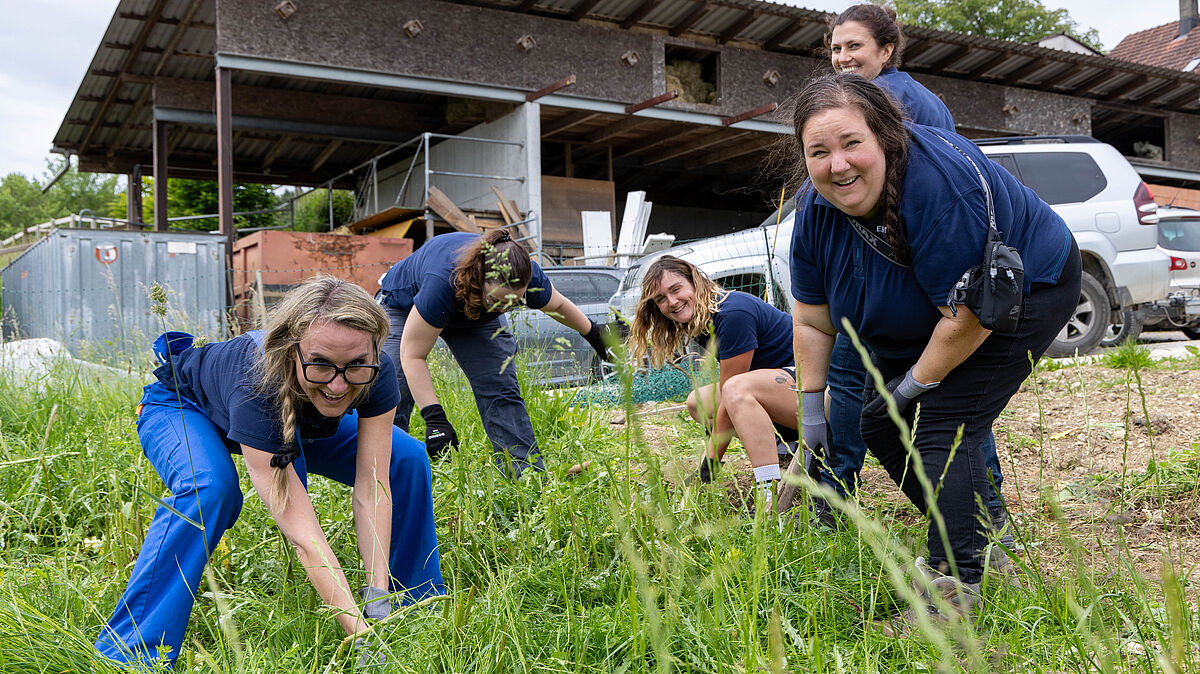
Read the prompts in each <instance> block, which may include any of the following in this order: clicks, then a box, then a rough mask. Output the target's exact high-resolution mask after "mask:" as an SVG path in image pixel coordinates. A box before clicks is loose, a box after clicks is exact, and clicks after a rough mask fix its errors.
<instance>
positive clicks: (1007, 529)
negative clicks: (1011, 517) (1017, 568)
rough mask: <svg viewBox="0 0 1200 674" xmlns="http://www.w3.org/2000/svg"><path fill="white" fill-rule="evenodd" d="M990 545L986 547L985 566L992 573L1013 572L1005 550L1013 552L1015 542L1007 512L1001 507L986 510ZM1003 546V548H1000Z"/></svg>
mask: <svg viewBox="0 0 1200 674" xmlns="http://www.w3.org/2000/svg"><path fill="white" fill-rule="evenodd" d="M988 519H989V520H990V522H989V527H990V529H989V531H988V538H989V539H990V543H992V544H990V545H988V547H987V565H988V568H990V569H991V570H993V571H998V572H1000V573H1003V574H1011V573H1012V572H1013V566H1012V560H1010V559H1009V558H1008V552H1007V550H1015V549H1016V544H1017V540H1016V538H1014V537H1013V533H1012V526H1011V525H1010V524H1009V521H1008V511H1007V510H1005V509H1004V507H1003V506H992V507H989V508H988ZM1001 546H1003V547H1001Z"/></svg>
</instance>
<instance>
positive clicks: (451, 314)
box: [379, 232, 554, 329]
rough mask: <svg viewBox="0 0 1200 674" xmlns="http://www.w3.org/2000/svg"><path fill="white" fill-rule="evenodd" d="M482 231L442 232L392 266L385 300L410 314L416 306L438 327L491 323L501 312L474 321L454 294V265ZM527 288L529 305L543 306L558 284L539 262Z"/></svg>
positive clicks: (386, 280) (385, 284) (385, 280)
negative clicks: (550, 277)
mask: <svg viewBox="0 0 1200 674" xmlns="http://www.w3.org/2000/svg"><path fill="white" fill-rule="evenodd" d="M479 237H480V235H479V234H471V233H469V232H452V233H450V234H439V235H438V236H435V237H433V238H432V239H430V240H428V241H426V242H425V244H424V245H423V246H421V247H420V248H419V249H417V252H415V253H413V254H412V255H409V256H408V257H406V258H404V259H403V260H400V261H399V262H397V263H396V264H394V265H392V268H391V269H389V270H388V272H387V273H386V274H384V276H383V280H382V281H381V282H380V284H379V285H380V288H381V289H382V290H383V291H384V292H386V293H387V297H386V298H385V299H384V302H385V303H387V305H388V306H390V307H394V308H396V309H399V310H400V311H402V312H404V313H405V314H406V315H407V314H408V312H409V311H410V310H412V308H413V307H414V306H416V307H417V311H419V312H421V317H422V318H424V319H425V322H426V323H429V324H430V325H432V326H433V327H435V328H442V329H445V328H469V327H475V326H479V325H483V324H485V323H488V322H490V321H491V320H492V319H494V318H496V317H497V316H500V315H501V313H500V312H482V313H480V314H479V318H478V319H476V320H471V319H469V318H467V315H466V314H465V313H463V308H462V306H460V305H459V304H458V303H457V302H456V301H455V297H454V264H455V262H457V260H458V254H459V252H460V251H462V249H463V248H466V247H467V246H469V245H471V244H473V243H475V242H476V241H478V240H479ZM531 264H532V265H533V273H532V274H531V275H530V277H529V288H528V289H527V290H526V291H525V305H526V306H528V307H529V308H530V309H541V308H542V307H544V306H546V304H547V303H549V302H550V296H551V294H552V293H553V292H554V286H553V285H551V284H550V279H548V278H546V274H545V273H543V272H542V268H541V267H539V266H538V264H537V263H536V262H532V263H531Z"/></svg>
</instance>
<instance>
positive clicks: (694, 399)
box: [687, 391, 700, 423]
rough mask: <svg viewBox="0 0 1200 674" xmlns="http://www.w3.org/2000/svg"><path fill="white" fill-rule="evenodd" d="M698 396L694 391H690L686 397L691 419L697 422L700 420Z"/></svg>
mask: <svg viewBox="0 0 1200 674" xmlns="http://www.w3.org/2000/svg"><path fill="white" fill-rule="evenodd" d="M699 398H700V396H698V395H696V392H695V391H692V392H691V393H689V394H688V397H687V410H688V414H689V415H690V416H691V417H692V420H693V421H695V422H697V423H699V421H700V400H699Z"/></svg>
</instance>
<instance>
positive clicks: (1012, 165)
mask: <svg viewBox="0 0 1200 674" xmlns="http://www.w3.org/2000/svg"><path fill="white" fill-rule="evenodd" d="M988 159H991V160H992V161H994V162H996V163H997V164H999V165H1001V166H1003V167H1004V168H1005V169H1006V170H1007V171H1008V172H1009V173H1011V174H1013V175H1014V176H1016V177H1017V178H1018V179H1020V175H1021V174H1020V173H1019V172H1017V162H1015V161H1013V156H1012V155H1011V154H989V155H988Z"/></svg>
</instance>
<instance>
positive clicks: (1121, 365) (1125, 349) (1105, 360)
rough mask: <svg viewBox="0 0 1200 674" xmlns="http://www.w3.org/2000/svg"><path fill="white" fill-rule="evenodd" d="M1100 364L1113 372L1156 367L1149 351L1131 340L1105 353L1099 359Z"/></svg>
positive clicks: (1156, 363)
mask: <svg viewBox="0 0 1200 674" xmlns="http://www.w3.org/2000/svg"><path fill="white" fill-rule="evenodd" d="M1100 364H1101V365H1103V366H1104V367H1111V368H1113V369H1114V370H1150V369H1153V368H1155V367H1157V366H1158V362H1157V361H1155V360H1154V357H1153V356H1151V355H1150V349H1149V348H1147V347H1145V346H1143V345H1141V344H1138V343H1137V342H1136V341H1133V340H1130V341H1126V342H1123V343H1121V345H1119V346H1117V347H1115V348H1112V349H1110V350H1108V351H1107V352H1105V354H1104V355H1103V356H1101V357H1100Z"/></svg>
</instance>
